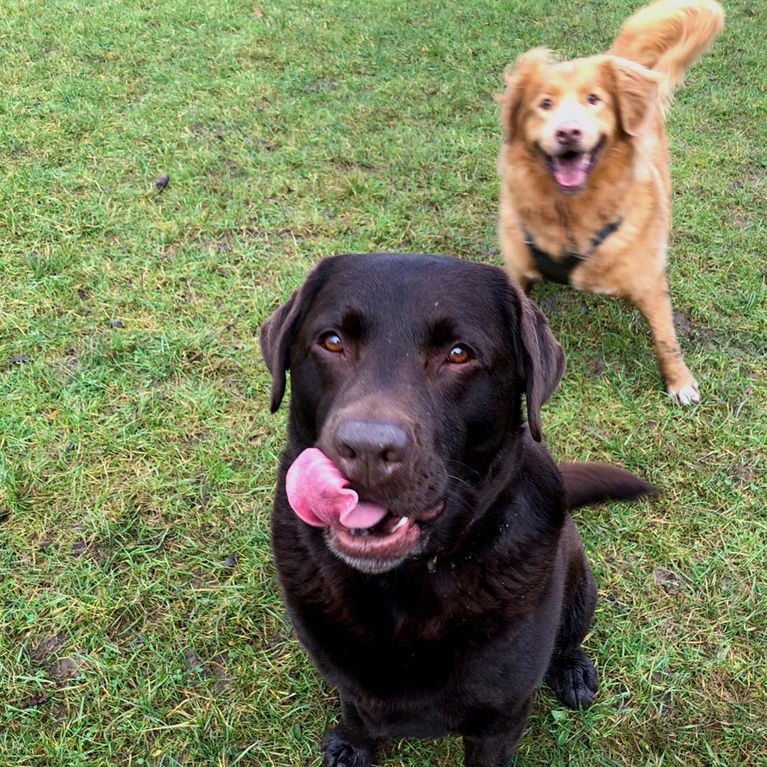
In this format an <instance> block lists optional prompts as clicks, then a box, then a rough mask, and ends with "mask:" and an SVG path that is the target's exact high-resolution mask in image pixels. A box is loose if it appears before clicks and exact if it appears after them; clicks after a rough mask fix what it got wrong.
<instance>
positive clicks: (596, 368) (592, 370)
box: [586, 358, 605, 377]
mask: <svg viewBox="0 0 767 767" xmlns="http://www.w3.org/2000/svg"><path fill="white" fill-rule="evenodd" d="M586 370H588V372H589V375H592V376H594V377H599V376H602V375H604V372H605V363H604V361H603V360H601V359H598V358H597V359H592V360H589V361H588V362H587V363H586Z"/></svg>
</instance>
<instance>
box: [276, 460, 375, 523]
mask: <svg viewBox="0 0 767 767" xmlns="http://www.w3.org/2000/svg"><path fill="white" fill-rule="evenodd" d="M348 484H349V483H348V480H347V479H346V477H344V475H343V474H341V472H340V471H339V470H338V467H337V466H336V465H335V464H334V463H333V462H332V461H331V460H330V458H328V457H327V456H326V455H325V453H323V452H322V450H318V449H317V448H316V447H310V448H307V449H306V450H304V451H303V453H301V454H300V455H299V456H298V458H296V460H295V461H293V464H292V465H291V467H290V468H289V469H288V473H287V476H286V478H285V489H286V490H287V492H288V502H289V503H290V506H291V508H292V509H293V511H295V512H296V514H297V515H298V516H299V517H300V518H301V519H303V521H304V522H306V523H307V524H308V525H314V526H315V527H328V526H329V525H333V524H334V523H335V524H336V525H338V524H339V523H340V524H342V525H343V526H344V527H347V528H358V529H359V528H369V527H373V526H374V525H377V524H378V523H379V522H380V521H381V520H382V519H383V518H384V517H385V516H386V514H387V511H386V509H385V508H383V506H378V505H377V504H374V503H365V502H362V503H360V500H359V496H358V495H357V493H355V492H354V490H352V489H351V488H349V487H348Z"/></svg>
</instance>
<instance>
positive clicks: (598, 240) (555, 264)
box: [525, 216, 623, 285]
mask: <svg viewBox="0 0 767 767" xmlns="http://www.w3.org/2000/svg"><path fill="white" fill-rule="evenodd" d="M622 223H623V216H619V217H618V218H616V219H615V221H613V222H612V223H610V224H608V225H607V226H605V227H603V228H602V229H600V230H599V231H598V232H597V233H596V235H594V237H592V239H591V245H590V246H589V249H588V250H587V251H586V252H585V253H575V252H573V251H568V252H567V253H565V255H564V257H563V258H561V259H553V258H552V257H551V256H550V255H549V254H548V253H544V252H543V251H542V250H541V249H540V248H539V247H538V246H537V245H536V244H535V238H534V237H533V235H532V234H530V232H528V231H527V229H525V242H526V243H527V247H528V248H530V253H531V255H532V256H533V261H535V266H536V268H537V269H538V271H539V272H540V273H541V274H542V275H543V276H544V277H546V278H547V279H549V280H553V281H554V282H559V283H561V284H562V285H567V284H569V282H570V274H571V272H572V271H573V269H575V267H576V266H579V265H580V264H582V263H583V262H584V261H586V259H588V258H589V257H590V256H592V255H593V254H594V251H595V250H596V249H597V248H598V247H599V246H600V245H601V244H602V243H603V242H604V241H605V240H606V239H607V238H608V237H609V236H610V235H611V234H612V233H613V232H614V231H615V230H616V229H618V227H620V225H621V224H622Z"/></svg>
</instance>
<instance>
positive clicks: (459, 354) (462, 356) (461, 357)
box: [447, 344, 471, 365]
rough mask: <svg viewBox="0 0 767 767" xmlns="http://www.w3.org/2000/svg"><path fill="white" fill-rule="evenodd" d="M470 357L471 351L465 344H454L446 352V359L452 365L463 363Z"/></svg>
mask: <svg viewBox="0 0 767 767" xmlns="http://www.w3.org/2000/svg"><path fill="white" fill-rule="evenodd" d="M470 359H471V352H470V351H469V350H468V349H467V348H466V347H465V346H459V345H458V344H456V345H455V346H454V347H453V348H452V349H451V350H450V351H449V352H448V353H447V361H448V362H451V363H452V364H453V365H463V364H464V363H465V362H468V361H469V360H470Z"/></svg>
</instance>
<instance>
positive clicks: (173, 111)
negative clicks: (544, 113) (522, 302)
mask: <svg viewBox="0 0 767 767" xmlns="http://www.w3.org/2000/svg"><path fill="white" fill-rule="evenodd" d="M637 4H638V3H636V2H627V1H626V0H600V1H599V2H597V1H594V2H586V3H582V4H578V5H577V6H576V5H573V4H572V3H570V2H565V0H554V1H552V2H548V3H543V2H538V1H536V0H510V2H506V3H500V2H492V1H491V0H476V1H475V2H471V3H467V2H454V1H453V0H449V1H448V2H433V3H432V2H422V3H417V2H408V3H406V2H403V1H402V0H389V1H387V2H375V3H360V2H353V1H352V0H324V1H320V0H310V1H308V2H300V3H299V2H288V0H285V1H284V2H280V1H278V2H269V1H268V0H264V2H263V3H261V2H260V1H259V0H247V1H245V0H208V2H190V1H189V0H156V1H155V2H147V1H146V0H134V1H133V2H131V1H129V0H111V1H110V2H106V0H102V1H97V0H17V2H7V3H5V5H4V8H3V11H2V16H1V17H0V50H1V51H2V55H1V56H0V150H1V151H2V158H3V160H2V168H1V169H0V178H1V179H2V183H1V184H0V245H1V247H0V765H2V767H5V766H6V765H7V766H8V767H43V766H46V767H47V766H48V765H65V766H66V767H77V766H78V765H86V764H87V765H119V766H120V767H134V766H135V767H138V766H139V765H145V766H151V767H181V766H182V765H183V766H184V767H191V766H192V765H195V766H196V765H215V766H216V767H235V765H241V766H242V767H245V766H246V765H247V766H253V767H256V766H262V765H264V766H266V765H273V766H274V767H302V766H304V765H308V766H311V765H314V766H315V767H316V766H317V765H319V758H318V753H319V748H318V745H319V740H320V736H321V733H322V732H323V731H324V729H325V728H326V727H327V726H328V725H329V724H331V723H332V721H333V718H334V717H335V715H336V701H335V696H334V693H333V691H332V690H329V689H327V688H326V687H325V686H324V685H323V684H322V683H321V681H320V680H319V678H318V675H317V674H316V673H315V671H314V669H313V668H312V666H311V664H310V663H309V661H308V660H307V658H306V657H305V655H304V654H303V652H302V650H301V649H300V647H299V646H298V644H297V643H296V641H295V640H294V639H293V638H292V636H291V633H290V628H289V625H288V624H287V621H286V619H285V615H284V611H283V609H282V605H281V602H280V598H279V593H278V589H277V584H276V581H275V575H274V568H273V566H272V563H271V557H270V551H269V532H268V530H269V514H270V506H271V492H272V486H273V481H274V470H275V466H276V461H277V456H278V454H279V451H280V446H281V444H282V433H283V429H284V426H285V412H284V410H283V411H281V412H280V413H279V414H278V415H276V416H269V415H268V387H269V381H268V377H267V374H266V370H265V368H264V365H263V363H262V362H261V360H260V355H259V352H258V329H259V326H260V324H261V322H262V321H263V320H264V319H265V318H266V317H267V315H268V314H269V313H270V312H271V311H272V310H273V309H274V308H275V307H276V306H277V305H278V304H279V303H280V302H282V301H283V300H284V299H285V298H286V297H287V296H288V295H289V293H290V291H291V290H293V289H294V288H295V287H296V286H297V285H298V284H299V283H300V282H301V280H302V278H303V276H304V275H305V273H306V272H307V270H308V269H309V268H310V267H311V266H312V265H313V264H314V263H315V262H316V261H317V259H318V258H320V257H321V256H324V255H328V254H332V253H337V252H344V251H372V250H380V249H389V250H395V249H396V250H404V251H413V250H419V251H432V252H437V253H449V254H454V255H457V256H461V257H464V258H468V259H475V260H481V261H486V262H491V263H500V257H499V255H498V251H497V249H496V242H495V216H496V206H497V187H498V183H497V179H496V174H495V160H496V155H497V151H498V146H499V140H500V131H499V128H498V120H497V114H496V107H495V104H494V103H493V101H492V94H493V93H494V92H496V91H497V90H499V88H500V83H501V77H500V74H501V71H502V69H503V66H504V65H505V64H506V63H507V62H509V61H511V60H513V58H514V57H515V56H516V55H517V54H518V53H520V52H521V51H523V50H524V49H526V48H528V47H530V46H532V45H539V44H543V45H548V46H549V47H551V48H554V49H556V50H557V51H559V52H560V53H561V54H562V55H563V56H573V55H577V54H584V53H592V52H597V51H600V50H603V49H604V48H606V47H607V45H608V44H609V41H610V38H611V35H612V34H613V33H614V32H615V31H617V29H618V26H619V24H620V22H621V20H622V19H623V18H624V17H625V16H626V15H628V13H629V12H630V11H631V10H632V9H633V8H635V7H637ZM726 5H727V12H728V27H727V30H726V31H725V33H724V34H723V36H722V37H721V38H720V39H719V40H718V41H717V43H716V45H715V47H714V50H713V52H712V53H711V54H710V55H709V56H708V57H707V58H705V59H704V60H703V61H702V62H700V63H699V64H698V65H696V66H695V67H694V68H693V69H692V71H691V73H690V75H689V77H688V80H687V83H686V85H685V86H684V87H683V88H682V89H681V90H680V92H679V95H678V98H677V100H676V103H675V106H674V109H673V111H672V114H671V118H670V133H671V137H672V153H673V158H674V168H673V174H674V179H675V225H674V234H673V242H672V248H671V267H670V275H671V284H672V293H673V299H674V305H675V309H676V310H677V312H678V319H679V329H680V333H681V342H682V346H683V348H684V350H685V354H686V359H687V362H688V364H689V366H690V368H691V369H692V370H693V372H694V373H695V374H696V375H697V377H698V378H699V380H700V381H701V384H702V386H701V389H702V395H703V404H702V405H701V406H700V407H698V408H695V409H691V410H681V409H678V408H675V407H673V406H672V405H671V404H670V402H669V401H668V400H667V399H666V397H665V396H664V395H663V394H662V387H661V380H660V375H659V373H658V371H657V369H656V365H655V360H654V356H653V354H652V351H651V347H650V341H649V334H648V330H647V327H646V325H645V323H644V322H643V321H642V320H641V318H640V317H639V315H638V313H637V312H636V311H634V310H633V309H630V308H628V307H627V306H624V305H622V304H620V303H618V302H616V301H611V300H609V299H605V298H598V297H593V296H586V295H580V294H576V293H575V292H573V291H567V290H565V289H563V288H560V287H558V286H547V287H544V288H542V289H539V290H537V292H536V294H535V295H536V297H537V299H538V300H539V301H540V303H541V304H542V306H543V307H544V309H545V311H546V312H547V314H548V315H549V317H550V320H551V323H552V326H553V328H554V330H555V333H556V334H557V336H558V338H559V339H560V341H561V342H562V344H563V346H564V347H565V350H566V352H567V353H568V357H569V370H568V374H567V376H566V378H565V380H564V382H563V384H562V386H561V388H560V390H559V392H558V393H557V395H556V396H555V397H554V398H553V399H552V401H551V402H550V403H549V405H548V406H547V407H546V408H545V411H544V425H545V428H546V433H547V437H548V440H549V443H550V446H551V449H552V451H553V452H554V454H555V455H556V456H558V457H560V458H567V459H580V460H589V459H593V460H612V461H616V462H619V463H622V464H623V465H625V466H628V467H630V468H632V469H634V470H635V471H638V472H639V473H641V474H643V475H644V476H646V477H648V478H649V479H651V480H652V481H654V482H655V483H657V485H658V486H659V487H660V488H661V489H662V496H661V497H660V498H658V499H657V500H653V501H651V502H641V503H636V504H631V505H609V506H607V505H605V506H599V507H595V508H590V509H585V510H582V511H581V512H579V513H578V519H579V524H580V528H581V530H582V532H583V535H584V538H585V541H586V547H587V550H588V551H589V552H590V556H591V561H592V562H593V565H594V569H595V572H596V575H597V580H598V582H599V584H600V593H601V602H600V607H599V610H598V613H597V616H596V620H595V624H594V630H593V633H592V634H591V636H590V638H589V640H588V647H589V650H590V653H591V655H592V657H593V658H594V660H595V662H596V664H597V667H598V669H599V671H600V674H601V677H602V691H601V694H600V697H599V700H598V702H597V703H596V704H595V705H594V706H593V707H592V708H590V709H588V710H586V711H582V712H570V711H566V710H563V709H562V708H559V707H558V705H557V703H556V701H555V699H554V698H553V696H552V695H551V694H550V693H549V692H547V691H542V692H541V694H540V696H539V700H538V702H537V705H536V707H535V710H534V715H533V717H532V718H531V721H530V725H529V727H528V730H527V732H526V734H525V736H524V739H523V741H522V743H521V746H520V750H519V755H518V757H517V759H516V762H515V764H516V765H517V766H518V767H522V766H523V765H524V766H525V767H527V766H530V767H532V765H543V764H547V765H555V766H556V767H565V766H567V767H586V766H587V765H588V767H608V766H612V765H631V766H634V765H638V766H640V767H641V766H644V765H647V766H648V767H650V766H653V767H655V766H659V765H684V767H712V766H714V765H719V766H721V767H737V766H738V765H749V767H755V766H756V765H764V764H767V575H765V564H764V563H765V559H766V558H767V514H766V513H765V496H766V495H767V480H766V476H767V396H766V394H767V357H766V356H765V351H766V350H765V346H767V289H766V288H765V281H766V279H767V272H766V271H765V270H766V269H767V265H766V262H765V253H767V225H766V222H765V211H766V210H767V203H766V199H767V151H766V149H765V148H766V147H767V90H766V89H767V85H766V82H767V78H765V72H767V42H766V41H765V30H764V25H763V21H764V16H763V13H762V10H763V9H761V6H760V3H759V2H757V0H731V1H730V2H727V4H726ZM760 9H761V10H760ZM576 11H577V12H576ZM162 174H168V175H169V177H170V182H169V184H168V186H167V188H165V189H164V190H163V191H158V190H157V189H156V187H155V179H156V178H157V177H159V176H160V175H162ZM460 753H461V750H460V744H459V742H458V741H457V740H446V741H442V742H436V743H418V742H415V741H410V742H405V743H401V744H393V745H392V748H391V749H390V751H389V752H388V754H387V756H386V758H385V760H384V761H383V765H385V767H436V766H437V765H458V764H461V756H460Z"/></svg>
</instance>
